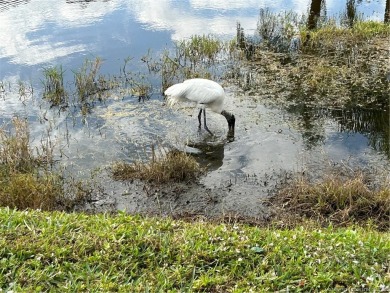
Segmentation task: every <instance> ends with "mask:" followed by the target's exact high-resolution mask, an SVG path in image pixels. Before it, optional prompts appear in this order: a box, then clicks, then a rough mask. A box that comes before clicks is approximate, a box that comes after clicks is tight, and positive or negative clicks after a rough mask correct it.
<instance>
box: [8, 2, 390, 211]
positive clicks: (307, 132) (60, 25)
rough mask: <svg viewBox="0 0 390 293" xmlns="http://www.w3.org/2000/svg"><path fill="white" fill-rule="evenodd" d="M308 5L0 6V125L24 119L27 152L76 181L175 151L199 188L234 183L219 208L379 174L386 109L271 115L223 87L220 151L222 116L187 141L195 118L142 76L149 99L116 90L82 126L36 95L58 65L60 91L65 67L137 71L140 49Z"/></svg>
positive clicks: (223, 31) (366, 9)
mask: <svg viewBox="0 0 390 293" xmlns="http://www.w3.org/2000/svg"><path fill="white" fill-rule="evenodd" d="M309 2H310V1H307V0H296V1H283V0H273V1H268V0H264V1H256V0H251V1H236V0H224V1H220V0H214V1H203V0H188V1H147V0H144V1H141V0H137V1H135V0H134V1H123V0H113V1H81V0H78V1H77V0H75V1H70V0H69V1H68V0H67V1H54V2H53V1H48V0H35V1H34V0H31V1H29V0H23V1H18V0H14V1H0V27H1V30H0V40H1V42H0V81H1V85H2V87H1V95H0V122H1V123H6V122H8V121H9V120H10V119H11V118H12V117H14V116H20V117H27V118H28V120H29V122H30V127H31V137H32V144H33V145H35V146H39V145H41V144H42V143H46V142H47V141H50V142H52V143H53V144H54V145H55V146H56V158H57V159H58V161H59V162H60V164H62V165H63V166H66V167H67V168H69V170H72V171H71V172H72V173H73V174H77V175H76V176H86V177H87V176H88V174H90V172H91V171H93V170H96V169H97V168H102V167H105V166H109V165H110V164H111V163H112V162H114V161H117V160H129V161H132V160H135V159H138V158H143V157H144V156H145V153H146V154H147V153H148V151H149V148H150V145H151V144H155V143H156V142H159V143H161V145H164V146H167V145H168V146H175V147H177V148H180V149H186V150H187V151H188V152H192V153H194V154H196V156H197V157H198V158H199V161H200V162H201V163H202V164H204V165H207V166H208V170H209V172H208V174H207V175H206V176H204V177H203V178H202V179H201V182H202V184H203V185H204V186H205V187H207V188H218V187H220V186H230V185H231V184H232V183H231V182H232V181H234V182H235V183H236V182H237V180H241V181H242V182H246V183H247V185H244V184H236V185H237V187H236V191H234V186H233V187H229V188H230V189H233V191H232V192H230V193H229V196H230V197H231V198H233V197H238V196H240V200H239V201H234V200H232V199H231V200H230V201H229V200H227V199H226V200H225V201H224V208H226V207H230V208H231V209H233V206H234V205H241V210H245V209H251V208H252V207H253V205H256V203H257V202H258V200H259V194H265V193H266V192H267V191H268V187H266V186H267V184H266V183H265V182H266V181H267V180H270V179H269V178H271V177H272V176H278V174H284V173H286V172H287V173H288V172H302V171H304V170H310V171H316V170H324V169H326V168H327V166H331V165H334V164H347V165H349V164H351V165H354V166H358V167H361V168H366V167H374V168H377V169H381V170H385V171H386V170H388V169H389V161H388V160H389V157H390V152H389V120H388V112H387V111H381V112H372V111H358V110H338V109H311V108H306V107H300V106H294V107H291V108H289V109H287V110H286V109H284V110H282V109H280V108H277V107H271V106H266V105H265V104H263V103H261V102H259V101H258V100H257V99H253V98H248V97H246V96H245V94H244V93H243V92H241V91H240V90H238V89H237V88H236V87H234V86H233V85H231V84H229V83H227V82H224V83H223V85H224V87H225V89H226V91H227V96H228V98H227V101H226V107H227V109H228V110H232V111H233V112H234V113H235V115H236V117H237V121H236V136H235V140H234V141H233V142H231V143H227V142H226V139H225V138H226V131H227V125H226V121H225V120H224V118H223V117H220V116H219V115H213V114H210V115H209V116H208V119H209V128H210V129H212V130H213V131H214V132H215V134H216V135H215V136H214V137H211V136H210V135H208V134H207V133H204V132H200V133H199V132H198V129H197V119H196V114H197V110H196V109H188V108H185V109H179V110H177V111H176V110H172V109H168V108H167V107H166V106H165V105H164V102H163V99H162V96H161V94H160V91H159V89H158V86H159V81H156V80H155V79H156V77H152V76H146V78H147V79H150V80H151V83H153V85H154V86H155V90H154V92H153V95H152V98H151V99H150V100H147V101H145V102H139V101H138V99H137V98H134V97H132V96H131V95H129V93H126V92H122V91H120V90H116V91H113V92H112V93H110V97H109V99H107V100H106V102H104V103H97V104H96V105H94V107H93V109H92V110H91V113H90V114H89V115H87V117H82V116H81V114H80V113H73V114H71V115H70V114H69V113H68V112H67V111H61V110H58V109H55V108H50V106H49V105H48V104H47V103H46V102H45V101H43V100H42V99H41V98H40V97H41V96H42V82H41V80H42V76H43V75H42V74H43V68H45V67H47V66H50V65H62V67H63V69H64V70H65V73H64V74H65V81H66V85H67V86H68V85H69V86H70V84H71V83H72V81H73V77H72V76H73V75H72V70H76V69H78V68H80V67H81V66H82V64H83V62H84V60H85V58H90V59H93V58H95V57H97V56H99V57H101V58H102V59H103V65H102V73H103V74H108V75H111V76H115V75H117V74H119V73H120V71H121V68H122V66H123V65H124V60H125V59H126V58H128V57H131V58H133V59H132V61H131V68H132V69H133V70H140V71H142V66H144V64H143V62H141V58H142V56H144V55H145V54H146V53H147V52H148V50H151V51H152V52H153V54H157V55H158V54H159V53H160V52H162V51H163V50H164V48H170V47H172V41H175V40H180V39H183V38H188V37H190V36H192V35H195V34H213V35H217V36H219V37H222V38H224V39H230V38H232V37H233V36H235V33H236V23H237V21H240V23H241V25H242V26H243V27H244V28H245V31H246V32H247V33H248V34H251V33H252V32H253V31H254V29H255V27H256V22H257V18H258V14H259V9H260V8H270V9H271V10H272V11H283V10H284V9H286V10H293V11H295V12H298V13H306V12H307V11H308V6H309ZM344 6H345V4H344V1H326V9H327V14H328V15H332V14H339V13H342V11H343V10H344V9H345V8H344ZM384 7H385V0H380V1H369V2H368V1H363V2H362V3H360V4H359V5H358V11H359V12H360V13H363V14H364V17H365V18H369V19H378V20H382V19H383V15H384ZM20 81H22V86H23V90H21V83H20ZM31 88H33V89H34V90H33V92H32V91H31ZM275 174H276V175H275ZM237 178H238V179H237ZM248 178H255V179H250V180H248ZM105 180H109V179H105ZM260 181H261V186H262V188H260V189H259V191H258V192H257V191H256V195H254V193H253V186H258V185H259V184H258V183H259V182H260ZM117 184H122V183H117ZM233 185H234V184H233ZM128 188H129V187H128V186H125V185H121V186H120V187H118V186H117V185H116V183H114V182H111V185H110V189H111V191H110V192H111V194H117V193H120V194H122V195H123V194H125V193H126V189H128ZM230 189H229V190H230ZM114 196H115V195H114ZM229 196H227V197H226V198H228V197H229ZM123 198H125V197H123V196H122V197H121V196H117V198H116V199H115V202H116V203H117V205H118V208H121V209H128V210H134V211H137V210H136V209H135V208H134V206H130V205H129V203H128V202H129V201H130V200H129V199H128V198H127V199H126V200H123ZM219 208H220V207H218V209H219ZM228 209H229V208H228ZM216 213H217V212H216ZM253 213H255V212H253Z"/></svg>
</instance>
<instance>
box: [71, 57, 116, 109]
mask: <svg viewBox="0 0 390 293" xmlns="http://www.w3.org/2000/svg"><path fill="white" fill-rule="evenodd" d="M102 63H103V60H102V59H101V58H99V57H96V58H95V59H94V60H89V59H86V60H85V61H84V63H83V65H82V67H81V68H80V69H79V70H78V71H73V74H74V79H75V86H76V90H77V95H78V97H79V100H80V102H81V103H85V102H94V101H95V100H101V99H102V97H103V96H102V93H103V92H105V91H107V90H110V89H113V88H115V87H117V86H118V82H117V81H116V80H115V78H109V77H105V76H104V75H101V74H99V71H100V68H101V66H102Z"/></svg>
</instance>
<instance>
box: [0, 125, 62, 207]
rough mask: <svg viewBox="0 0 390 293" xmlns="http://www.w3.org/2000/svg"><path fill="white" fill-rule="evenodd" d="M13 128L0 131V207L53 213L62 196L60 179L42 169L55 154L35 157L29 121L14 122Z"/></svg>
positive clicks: (42, 153) (43, 152)
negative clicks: (33, 209)
mask: <svg viewBox="0 0 390 293" xmlns="http://www.w3.org/2000/svg"><path fill="white" fill-rule="evenodd" d="M12 128H13V129H11V130H10V131H6V129H5V127H3V128H2V129H0V205H1V206H9V207H12V208H18V209H25V208H40V209H45V210H52V209H53V208H54V206H55V205H56V204H57V200H58V197H59V196H61V194H62V192H61V180H60V177H59V176H58V175H55V174H54V173H52V172H50V171H49V170H48V169H47V168H41V167H42V166H43V164H45V165H47V164H48V163H50V162H48V159H50V158H51V153H50V154H46V153H45V151H44V150H43V151H42V152H41V154H40V156H35V155H34V153H33V150H32V148H31V147H30V135H29V129H28V123H27V121H26V120H23V119H20V118H14V119H13V120H12ZM47 151H48V150H47Z"/></svg>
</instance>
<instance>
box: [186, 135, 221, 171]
mask: <svg viewBox="0 0 390 293" xmlns="http://www.w3.org/2000/svg"><path fill="white" fill-rule="evenodd" d="M224 147H225V144H224V143H222V142H219V143H210V142H208V143H207V142H196V143H188V144H187V148H186V152H187V153H188V154H191V155H192V156H193V157H194V158H195V159H196V160H197V161H198V163H199V164H200V165H201V166H202V167H207V170H208V171H214V170H217V169H218V168H219V167H221V166H222V164H223V158H224Z"/></svg>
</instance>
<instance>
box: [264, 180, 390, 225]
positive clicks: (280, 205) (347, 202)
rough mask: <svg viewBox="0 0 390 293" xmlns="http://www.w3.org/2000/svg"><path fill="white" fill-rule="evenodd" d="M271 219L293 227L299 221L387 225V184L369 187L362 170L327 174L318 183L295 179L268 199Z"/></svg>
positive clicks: (389, 215)
mask: <svg viewBox="0 0 390 293" xmlns="http://www.w3.org/2000/svg"><path fill="white" fill-rule="evenodd" d="M271 203H272V204H273V206H274V208H275V214H274V216H275V217H274V219H275V222H279V223H284V224H285V225H287V226H295V225H297V224H298V223H302V222H303V221H306V220H309V221H315V222H317V223H320V224H321V225H329V224H333V225H335V226H348V225H351V224H362V225H366V224H370V225H373V226H375V227H377V228H378V229H380V230H388V229H389V228H390V186H389V184H384V185H382V186H381V187H377V188H375V187H373V186H371V184H370V182H369V181H367V180H366V178H365V176H364V175H363V174H362V173H358V174H356V175H355V176H354V177H350V178H343V177H340V176H336V175H331V176H329V177H328V178H326V179H324V180H322V181H320V182H314V183H313V182H309V180H307V179H306V178H299V179H296V180H295V181H294V182H293V183H291V184H289V185H288V186H286V187H285V188H283V189H282V190H280V192H279V193H278V194H277V195H276V196H275V197H273V198H272V199H271Z"/></svg>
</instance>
